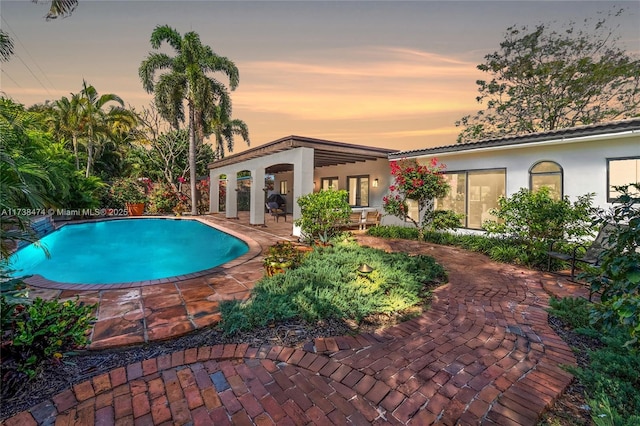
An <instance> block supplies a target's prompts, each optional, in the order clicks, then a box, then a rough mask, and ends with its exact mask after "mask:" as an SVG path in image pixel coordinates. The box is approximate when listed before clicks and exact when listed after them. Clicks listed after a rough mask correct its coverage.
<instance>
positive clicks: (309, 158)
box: [293, 147, 314, 237]
mask: <svg viewBox="0 0 640 426" xmlns="http://www.w3.org/2000/svg"><path fill="white" fill-rule="evenodd" d="M296 156H297V157H298V158H297V159H296V161H295V162H294V167H293V220H296V219H298V218H299V217H300V216H301V214H300V206H299V205H298V198H300V197H301V196H303V195H306V194H310V193H312V192H313V173H314V166H313V148H306V147H301V148H297V149H296ZM293 235H295V236H296V237H299V236H300V235H301V232H300V227H299V226H295V225H294V226H293Z"/></svg>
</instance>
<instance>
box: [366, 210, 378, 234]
mask: <svg viewBox="0 0 640 426" xmlns="http://www.w3.org/2000/svg"><path fill="white" fill-rule="evenodd" d="M381 219H382V214H380V213H379V212H378V210H374V211H369V212H367V215H366V216H365V219H364V223H363V225H362V229H367V225H369V226H378V225H380V220H381Z"/></svg>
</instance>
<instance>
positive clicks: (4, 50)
mask: <svg viewBox="0 0 640 426" xmlns="http://www.w3.org/2000/svg"><path fill="white" fill-rule="evenodd" d="M11 55H13V40H11V37H9V34H8V33H7V32H6V31H4V30H0V62H7V61H8V60H9V58H10V57H11Z"/></svg>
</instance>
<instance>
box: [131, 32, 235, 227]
mask: <svg viewBox="0 0 640 426" xmlns="http://www.w3.org/2000/svg"><path fill="white" fill-rule="evenodd" d="M163 41H166V42H167V43H168V44H169V45H170V46H171V47H172V48H173V49H174V50H175V51H176V56H174V57H169V56H168V55H166V54H164V53H155V52H152V53H150V54H149V56H148V57H147V58H146V59H145V60H143V61H142V63H141V64H140V68H139V70H138V74H139V75H140V79H141V80H142V85H143V87H144V89H145V90H146V91H147V92H148V93H153V94H154V98H155V104H156V107H157V108H158V112H159V113H160V115H161V116H162V117H163V118H164V119H166V120H167V121H169V123H171V125H172V126H173V127H174V128H175V129H176V130H177V129H179V124H180V123H184V121H185V116H184V102H185V101H186V104H187V110H188V114H189V122H188V123H189V124H188V129H189V176H190V184H191V213H192V214H193V215H197V214H198V209H197V192H196V144H197V143H198V140H202V138H203V137H204V135H205V134H208V132H209V123H208V120H207V117H211V116H213V109H214V107H216V106H217V105H218V104H224V105H231V100H230V99H229V94H228V92H227V88H226V87H225V85H224V84H222V83H221V82H219V81H218V80H216V79H215V78H213V77H210V76H209V75H208V73H216V72H222V73H223V74H224V75H226V76H227V78H228V79H229V86H230V88H231V90H235V88H236V87H237V86H238V81H239V73H238V68H237V67H236V65H235V64H234V63H233V62H232V61H231V60H229V59H227V58H226V57H222V56H218V55H217V54H215V53H214V52H213V50H211V48H210V47H209V46H204V45H202V43H201V41H200V36H199V35H198V34H197V33H195V32H193V31H191V32H188V33H185V34H184V37H182V36H181V35H180V33H178V32H177V31H176V30H175V29H173V28H171V27H170V26H168V25H162V26H158V27H156V28H155V29H154V30H153V32H152V33H151V47H152V48H153V49H159V48H160V45H161V44H162V42H163ZM161 70H166V71H167V72H165V73H163V74H161V75H160V77H159V78H158V81H157V82H155V81H154V76H155V73H156V71H161Z"/></svg>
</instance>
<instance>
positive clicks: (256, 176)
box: [249, 168, 265, 225]
mask: <svg viewBox="0 0 640 426" xmlns="http://www.w3.org/2000/svg"><path fill="white" fill-rule="evenodd" d="M251 179H252V181H251V200H250V202H249V223H250V224H251V225H264V194H265V192H264V191H263V188H264V168H258V169H255V170H251Z"/></svg>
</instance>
